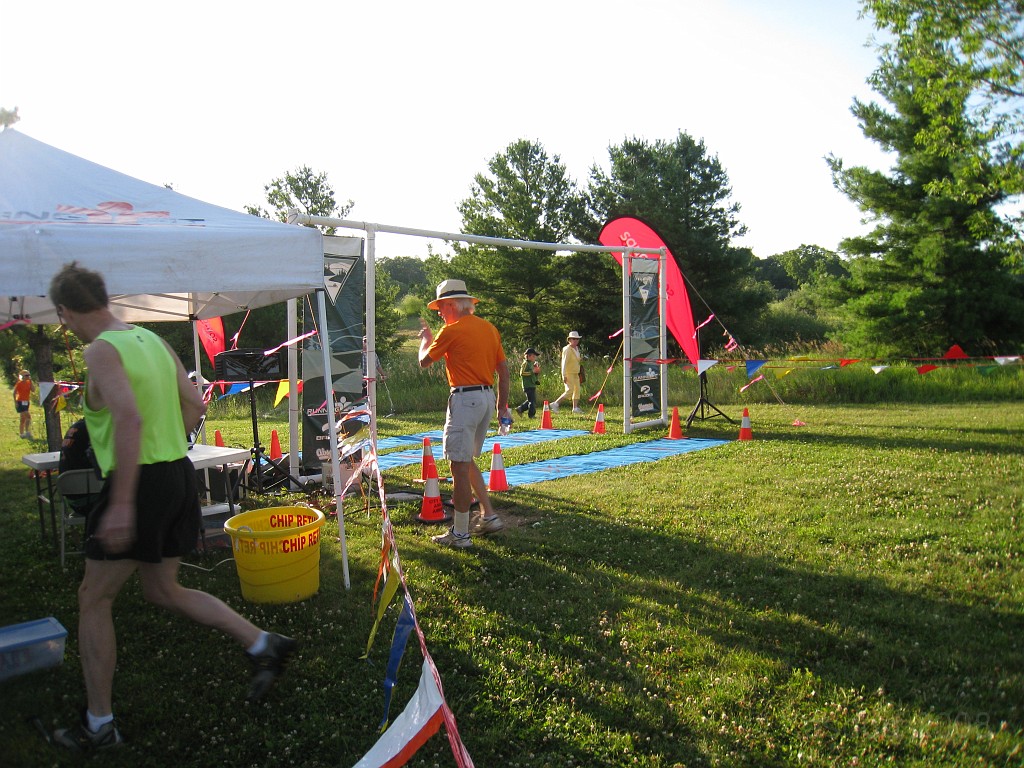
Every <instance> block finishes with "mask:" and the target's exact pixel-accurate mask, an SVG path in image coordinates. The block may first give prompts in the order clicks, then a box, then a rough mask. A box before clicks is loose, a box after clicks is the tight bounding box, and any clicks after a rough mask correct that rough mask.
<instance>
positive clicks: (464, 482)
mask: <svg viewBox="0 0 1024 768" xmlns="http://www.w3.org/2000/svg"><path fill="white" fill-rule="evenodd" d="M477 301H479V299H477V298H475V297H473V296H470V295H469V292H468V291H467V290H466V284H465V283H464V282H463V281H462V280H444V281H443V282H442V283H441V284H440V285H438V286H437V298H436V299H435V300H434V301H432V302H430V303H429V304H427V306H428V307H429V308H430V309H433V310H436V311H437V313H438V314H439V315H440V316H441V318H442V319H443V320H444V327H443V328H442V329H441V330H440V331H438V334H437V336H436V337H435V336H434V334H433V332H432V331H431V330H430V328H429V327H428V326H427V325H426V323H423V329H422V330H421V331H420V367H422V368H429V367H430V366H431V365H432V364H434V363H436V362H437V361H438V360H440V359H442V358H444V361H445V372H446V374H447V376H448V384H449V386H450V387H451V395H450V397H449V398H448V412H447V414H446V415H445V423H444V457H445V458H446V459H448V461H450V462H451V466H452V480H453V483H454V490H453V491H452V504H453V505H454V506H455V520H454V525H452V527H451V529H450V530H449V531H448V532H447V533H445V534H442V535H440V536H434V537H433V540H434V541H436V542H437V543H438V544H443V545H445V546H449V547H459V548H464V547H471V546H472V545H473V542H472V539H471V538H470V519H469V505H470V502H471V500H472V497H473V494H474V493H475V494H476V498H477V499H478V500H479V502H480V515H479V517H478V518H477V519H476V520H475V521H474V524H473V526H472V532H473V533H481V534H487V533H494V532H496V531H500V530H501V529H502V528H503V527H504V526H503V525H502V522H501V518H500V517H498V516H497V515H496V514H495V513H494V508H493V507H492V506H491V499H490V496H489V495H488V494H487V484H486V483H484V478H483V474H482V473H481V472H480V468H479V467H478V466H477V465H476V462H475V461H474V459H476V458H478V457H479V456H480V453H481V451H482V450H483V445H484V438H486V437H487V429H488V427H489V426H490V423H491V414H492V413H494V412H497V415H498V418H499V419H501V418H505V419H507V420H508V423H511V419H512V411H511V410H509V407H508V387H509V374H508V362H507V361H506V360H505V352H504V350H503V349H502V347H501V334H499V333H498V329H497V328H495V327H494V326H493V325H491V324H490V323H489V322H487V321H486V320H484V319H482V318H479V317H477V316H476V315H475V314H473V313H474V311H475V306H476V303H477ZM495 374H497V377H498V393H497V397H495V394H494V388H493V387H494V377H495Z"/></svg>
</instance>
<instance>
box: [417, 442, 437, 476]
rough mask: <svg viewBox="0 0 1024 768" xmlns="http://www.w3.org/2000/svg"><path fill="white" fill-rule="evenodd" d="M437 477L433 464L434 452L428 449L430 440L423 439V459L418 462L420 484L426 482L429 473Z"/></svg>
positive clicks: (435, 466) (435, 467)
mask: <svg viewBox="0 0 1024 768" xmlns="http://www.w3.org/2000/svg"><path fill="white" fill-rule="evenodd" d="M431 472H433V473H434V477H435V478H436V477H437V465H436V464H435V463H434V450H433V448H431V447H430V438H429V437H424V438H423V458H422V459H421V461H420V482H421V483H425V482H427V478H428V477H430V473H431Z"/></svg>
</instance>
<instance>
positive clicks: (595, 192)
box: [590, 132, 771, 342]
mask: <svg viewBox="0 0 1024 768" xmlns="http://www.w3.org/2000/svg"><path fill="white" fill-rule="evenodd" d="M609 155H610V159H611V169H610V172H609V173H605V172H604V171H603V170H601V169H600V168H596V167H595V168H593V169H592V170H591V183H590V202H591V211H592V213H593V215H594V216H595V217H596V219H597V222H598V227H600V225H601V224H603V223H604V222H605V221H607V220H608V219H611V218H615V217H617V216H636V217H638V218H640V219H643V220H644V221H646V222H648V223H649V224H650V225H651V226H652V227H654V229H655V230H656V231H657V232H658V234H660V235H661V236H662V238H663V239H664V240H665V243H666V244H667V245H668V247H669V249H670V250H671V251H672V255H673V256H675V258H676V261H678V262H679V268H680V270H681V271H682V273H683V275H684V276H685V277H686V280H687V282H688V283H689V284H690V287H691V294H692V293H693V290H692V289H693V288H696V291H697V293H698V294H699V297H700V298H697V297H692V298H691V303H692V304H693V306H694V311H695V312H697V313H698V314H701V313H702V312H704V311H705V310H704V308H703V306H702V301H701V299H702V300H703V302H706V303H707V305H708V307H710V311H712V312H714V313H715V314H716V316H718V317H719V318H721V319H722V320H723V321H724V322H725V323H726V325H727V326H728V327H729V328H730V329H731V330H732V331H733V332H734V333H736V335H737V336H739V338H740V339H741V340H742V341H744V342H750V341H753V340H754V339H752V338H751V336H752V334H753V333H754V328H755V327H756V324H757V319H758V318H759V316H760V314H761V313H762V312H763V311H764V309H765V307H766V306H767V303H768V301H769V300H770V299H771V291H770V289H769V288H768V286H767V285H765V284H764V283H761V282H760V281H759V280H758V279H757V278H756V275H755V271H754V257H753V254H752V253H751V251H750V249H748V248H737V247H734V246H733V245H732V244H731V240H732V238H734V237H739V236H741V235H742V234H744V232H745V231H746V227H744V226H743V225H742V224H741V223H740V222H739V219H738V214H739V208H740V207H739V204H738V203H735V202H731V201H730V199H729V198H730V197H731V195H732V190H731V188H730V187H729V177H728V174H727V173H726V172H725V169H724V168H723V167H722V164H721V162H720V161H719V160H718V158H717V157H716V156H711V155H709V154H708V152H707V148H706V147H705V146H704V142H703V141H695V140H694V139H693V138H692V137H691V136H689V135H688V134H686V133H683V132H680V134H679V135H678V136H677V137H676V139H675V140H674V141H672V142H666V141H660V140H659V141H655V142H654V143H653V144H652V143H649V142H647V141H645V140H643V139H636V138H634V139H629V140H627V141H624V142H623V143H622V144H621V145H619V146H617V147H611V148H610V149H609ZM595 237H596V232H595ZM698 308H699V309H698ZM702 319H703V317H701V318H698V320H702Z"/></svg>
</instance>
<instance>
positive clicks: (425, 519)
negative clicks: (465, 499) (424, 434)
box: [416, 438, 449, 523]
mask: <svg viewBox="0 0 1024 768" xmlns="http://www.w3.org/2000/svg"><path fill="white" fill-rule="evenodd" d="M423 442H424V444H426V445H427V446H428V448H429V443H430V440H429V438H425V439H424V440H423ZM426 473H427V476H426V477H425V478H424V479H423V482H424V483H425V484H424V486H423V503H422V504H421V505H420V513H419V514H418V515H416V519H417V520H419V521H420V522H421V523H443V522H444V521H445V520H448V519H449V515H446V514H445V513H444V504H442V503H441V491H440V489H439V488H438V487H437V466H436V465H435V464H434V456H433V454H431V456H430V463H428V464H427V465H426Z"/></svg>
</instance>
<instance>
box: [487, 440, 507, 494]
mask: <svg viewBox="0 0 1024 768" xmlns="http://www.w3.org/2000/svg"><path fill="white" fill-rule="evenodd" d="M487 490H488V491H490V492H491V493H494V492H496V491H507V490H508V479H507V478H506V477H505V461H504V459H502V458H501V446H500V445H498V444H497V443H495V444H494V451H493V452H492V453H491V474H490V476H489V477H488V478H487Z"/></svg>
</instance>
